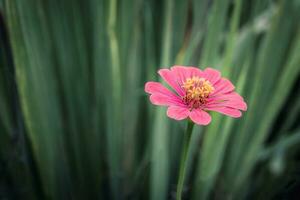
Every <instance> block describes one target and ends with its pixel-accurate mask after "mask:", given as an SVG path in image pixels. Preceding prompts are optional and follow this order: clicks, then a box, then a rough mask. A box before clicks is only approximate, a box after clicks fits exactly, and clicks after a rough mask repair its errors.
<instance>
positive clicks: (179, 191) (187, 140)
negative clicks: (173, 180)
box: [176, 120, 194, 200]
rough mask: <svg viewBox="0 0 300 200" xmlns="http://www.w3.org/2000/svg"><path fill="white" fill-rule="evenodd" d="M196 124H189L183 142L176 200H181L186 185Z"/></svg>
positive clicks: (190, 122)
mask: <svg viewBox="0 0 300 200" xmlns="http://www.w3.org/2000/svg"><path fill="white" fill-rule="evenodd" d="M193 127H194V123H193V122H192V121H190V120H189V121H188V122H187V127H186V132H185V134H184V136H183V137H184V140H183V147H182V153H181V160H180V169H179V179H178V184H177V193H176V200H181V195H182V189H183V185H184V176H185V171H186V167H187V154H188V149H189V143H190V138H191V135H192V131H193Z"/></svg>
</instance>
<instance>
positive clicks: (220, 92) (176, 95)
mask: <svg viewBox="0 0 300 200" xmlns="http://www.w3.org/2000/svg"><path fill="white" fill-rule="evenodd" d="M158 74H159V75H160V76H161V77H162V78H163V79H164V81H166V82H167V83H168V84H169V85H170V86H171V87H172V89H173V90H174V92H172V91H170V90H169V89H167V88H166V87H164V86H163V85H162V84H161V83H158V82H147V83H146V85H145V91H146V92H147V93H149V94H150V95H151V96H150V101H151V103H153V104H154V105H160V106H168V110H167V115H168V116H169V117H170V118H173V119H176V120H183V119H186V118H190V119H191V120H192V121H193V122H195V123H196V124H199V125H207V124H209V123H210V121H211V116H210V115H209V114H208V113H207V111H216V112H219V113H222V114H224V115H228V116H230V117H234V118H238V117H241V115H242V113H241V111H240V110H242V111H246V110H247V104H246V103H245V102H244V99H243V97H241V96H240V95H239V94H237V93H236V92H235V91H234V86H233V84H232V83H231V82H230V81H229V80H228V79H226V78H222V77H221V73H220V72H219V71H218V70H215V69H212V68H206V69H205V70H204V71H202V70H200V69H198V68H196V67H184V66H173V67H171V69H161V70H159V71H158Z"/></svg>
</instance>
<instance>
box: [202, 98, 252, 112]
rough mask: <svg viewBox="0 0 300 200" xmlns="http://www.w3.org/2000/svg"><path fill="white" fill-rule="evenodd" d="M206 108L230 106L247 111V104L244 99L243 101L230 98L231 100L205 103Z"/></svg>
mask: <svg viewBox="0 0 300 200" xmlns="http://www.w3.org/2000/svg"><path fill="white" fill-rule="evenodd" d="M205 107H206V108H215V107H230V108H234V109H239V110H243V111H246V110H247V104H246V103H245V102H244V101H241V100H239V99H237V100H229V101H213V102H210V103H207V104H206V105H205Z"/></svg>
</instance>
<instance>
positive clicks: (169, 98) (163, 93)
mask: <svg viewBox="0 0 300 200" xmlns="http://www.w3.org/2000/svg"><path fill="white" fill-rule="evenodd" d="M145 92H147V93H149V94H151V96H150V101H151V103H153V104H155V105H163V106H169V105H178V106H185V104H184V103H183V102H182V100H181V98H180V97H178V96H177V95H175V94H174V93H172V92H171V91H169V90H168V89H167V88H165V87H164V86H163V85H162V84H161V83H158V82H147V83H146V85H145Z"/></svg>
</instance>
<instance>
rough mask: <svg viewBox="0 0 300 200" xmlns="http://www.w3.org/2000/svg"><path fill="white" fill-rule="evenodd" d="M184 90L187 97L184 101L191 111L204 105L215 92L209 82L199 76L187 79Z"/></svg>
mask: <svg viewBox="0 0 300 200" xmlns="http://www.w3.org/2000/svg"><path fill="white" fill-rule="evenodd" d="M182 88H183V89H184V90H185V96H183V97H182V99H183V101H184V102H185V103H186V104H187V105H189V106H190V107H191V109H193V108H198V107H200V106H201V105H202V104H204V103H205V102H206V99H207V97H208V96H209V94H211V93H212V92H213V91H214V87H213V86H212V84H211V83H210V82H209V81H208V80H206V79H204V78H199V77H197V76H193V77H192V78H187V79H186V80H185V82H184V83H183V85H182Z"/></svg>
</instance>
